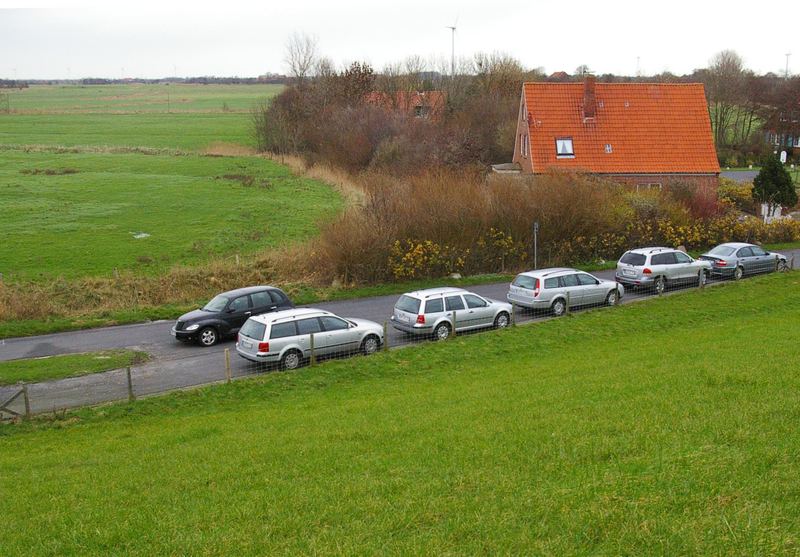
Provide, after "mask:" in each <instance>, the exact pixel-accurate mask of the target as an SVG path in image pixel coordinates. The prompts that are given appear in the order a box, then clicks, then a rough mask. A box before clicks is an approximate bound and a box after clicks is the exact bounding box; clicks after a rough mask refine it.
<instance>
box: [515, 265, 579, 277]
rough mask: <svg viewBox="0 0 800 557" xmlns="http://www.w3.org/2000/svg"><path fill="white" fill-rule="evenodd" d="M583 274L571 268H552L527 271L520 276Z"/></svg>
mask: <svg viewBox="0 0 800 557" xmlns="http://www.w3.org/2000/svg"><path fill="white" fill-rule="evenodd" d="M582 272H583V271H579V270H578V269H572V268H570V267H551V268H549V269H536V270H535V271H525V272H524V273H520V275H522V276H525V277H549V276H551V275H557V274H559V273H582ZM517 276H519V275H517Z"/></svg>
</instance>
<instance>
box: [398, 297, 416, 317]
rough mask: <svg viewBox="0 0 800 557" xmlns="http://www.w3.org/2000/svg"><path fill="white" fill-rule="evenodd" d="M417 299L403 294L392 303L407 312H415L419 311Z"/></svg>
mask: <svg viewBox="0 0 800 557" xmlns="http://www.w3.org/2000/svg"><path fill="white" fill-rule="evenodd" d="M419 303H420V301H419V299H417V298H412V297H411V296H406V295H405V294H403V295H402V296H400V299H399V300H397V303H396V304H395V305H394V307H396V308H397V309H399V310H400V311H406V312H408V313H417V312H418V311H419Z"/></svg>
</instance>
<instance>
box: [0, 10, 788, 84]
mask: <svg viewBox="0 0 800 557" xmlns="http://www.w3.org/2000/svg"><path fill="white" fill-rule="evenodd" d="M31 6H34V7H35V9H30V7H31ZM63 6H64V3H63V2H35V1H34V2H24V3H23V2H11V1H6V0H0V78H10V79H14V78H15V77H17V78H19V79H41V78H73V79H75V78H80V77H87V76H94V77H113V78H119V77H162V76H168V75H179V76H197V75H217V76H233V75H238V76H256V75H259V74H262V73H265V72H276V73H284V72H285V71H286V67H285V64H284V62H283V58H284V44H285V42H286V39H287V37H288V35H289V34H291V33H292V32H295V31H297V32H305V33H308V34H310V35H314V36H316V37H317V39H318V41H319V47H320V51H321V52H322V53H323V54H325V55H326V56H328V57H330V58H332V59H333V60H334V61H335V62H336V63H338V64H343V63H346V62H349V61H353V60H366V61H368V62H370V63H372V64H373V65H374V66H375V67H376V68H378V69H380V68H381V67H382V66H383V65H384V64H386V63H387V62H393V61H399V60H402V59H404V58H405V57H407V56H409V55H414V54H416V55H420V56H422V57H423V58H425V59H432V58H439V59H444V60H449V58H450V30H449V29H447V28H446V27H445V26H447V25H453V24H454V23H455V22H456V20H457V27H458V29H457V31H456V45H455V49H456V55H457V56H471V55H472V54H474V53H475V52H479V51H483V52H492V51H500V52H505V53H508V54H511V55H512V56H514V57H516V58H517V59H519V60H520V61H521V62H522V63H523V64H524V65H525V66H526V67H529V68H533V67H539V66H541V67H544V69H545V70H546V71H547V72H554V71H558V70H564V71H567V72H570V73H571V72H573V71H574V69H575V68H576V67H577V66H579V65H581V64H586V65H588V66H589V68H590V69H591V70H592V71H594V72H595V73H597V74H602V73H606V72H610V73H615V74H626V75H633V74H635V72H636V69H637V57H638V58H639V64H640V68H641V71H642V73H643V74H645V75H647V74H654V73H659V72H662V71H664V70H669V71H671V72H673V73H676V74H682V73H688V72H691V71H692V70H693V69H695V68H700V67H704V66H706V65H707V63H708V60H709V58H711V57H712V56H713V55H714V53H716V52H718V51H720V50H723V49H726V48H730V49H733V50H736V51H737V52H738V53H739V54H740V55H741V56H742V57H743V58H744V61H745V65H746V66H747V67H749V68H751V69H753V70H755V71H756V72H759V73H763V72H767V71H773V72H776V73H777V72H780V73H783V71H784V67H785V63H786V56H785V54H786V53H787V52H794V54H793V56H791V57H790V58H789V68H790V72H792V73H798V70H800V1H798V0H784V1H772V0H770V1H767V2H761V3H757V2H743V1H740V0H731V1H721V0H713V1H712V0H693V1H687V0H672V1H670V0H667V1H664V2H658V3H656V2H652V1H647V0H638V1H630V0H605V1H604V0H591V1H588V0H570V1H567V0H559V1H554V0H547V1H543V0H528V1H525V2H521V1H516V0H494V1H491V0H489V1H487V0H484V1H473V0H461V1H458V2H450V1H439V2H436V1H432V0H427V1H417V0H404V1H402V2H397V1H394V2H380V1H379V0H372V1H362V0H337V1H330V2H311V1H307V0H294V1H288V2H287V1H286V0H283V1H281V2H275V3H274V4H273V3H271V2H266V1H264V2H259V3H253V4H250V3H247V2H239V1H235V0H232V1H227V2H221V1H217V2H214V3H207V2H202V1H198V2H192V3H188V2H163V1H162V2H154V1H151V0H150V1H149V0H143V1H140V2H135V3H133V2H112V1H106V2H96V1H95V2H83V3H81V4H79V5H74V6H72V7H69V8H65V7H63Z"/></svg>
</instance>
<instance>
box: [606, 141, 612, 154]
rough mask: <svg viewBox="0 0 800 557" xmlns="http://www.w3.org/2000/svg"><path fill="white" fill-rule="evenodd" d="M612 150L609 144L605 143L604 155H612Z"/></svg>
mask: <svg viewBox="0 0 800 557" xmlns="http://www.w3.org/2000/svg"><path fill="white" fill-rule="evenodd" d="M612 152H613V149H611V143H606V153H612Z"/></svg>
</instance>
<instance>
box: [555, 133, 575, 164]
mask: <svg viewBox="0 0 800 557" xmlns="http://www.w3.org/2000/svg"><path fill="white" fill-rule="evenodd" d="M556 157H558V158H560V159H571V158H575V152H574V151H573V150H572V138H571V137H558V138H556Z"/></svg>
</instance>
